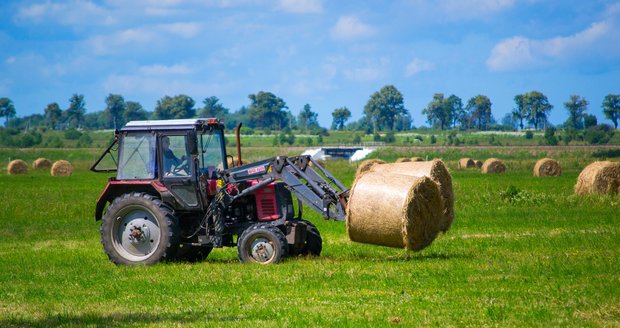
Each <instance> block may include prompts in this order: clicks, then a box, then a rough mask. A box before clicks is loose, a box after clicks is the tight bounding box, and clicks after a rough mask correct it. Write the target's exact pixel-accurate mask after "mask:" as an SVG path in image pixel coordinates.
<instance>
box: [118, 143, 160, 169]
mask: <svg viewBox="0 0 620 328" xmlns="http://www.w3.org/2000/svg"><path fill="white" fill-rule="evenodd" d="M118 157H119V158H118V173H117V179H119V180H127V179H153V178H154V177H155V136H154V135H152V134H150V133H148V134H147V133H140V134H128V135H125V136H124V137H123V138H121V140H120V143H119V154H118Z"/></svg>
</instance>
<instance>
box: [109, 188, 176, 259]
mask: <svg viewBox="0 0 620 328" xmlns="http://www.w3.org/2000/svg"><path fill="white" fill-rule="evenodd" d="M100 232H101V243H102V244H103V249H104V251H105V253H106V255H108V258H109V259H110V261H112V262H113V263H115V264H125V265H136V264H147V265H148V264H155V263H157V262H160V261H169V260H172V259H173V258H174V255H176V252H177V248H178V246H179V241H178V239H179V231H178V226H177V220H176V218H175V216H174V211H173V210H172V209H171V208H169V207H168V206H166V205H165V204H163V203H162V202H161V200H159V199H158V198H156V197H154V196H152V195H149V194H145V193H138V192H134V193H129V194H124V195H121V196H120V197H117V198H116V199H114V201H113V202H112V204H110V206H108V208H107V209H106V213H105V215H104V216H103V222H102V223H101V228H100Z"/></svg>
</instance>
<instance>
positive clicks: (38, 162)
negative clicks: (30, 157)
mask: <svg viewBox="0 0 620 328" xmlns="http://www.w3.org/2000/svg"><path fill="white" fill-rule="evenodd" d="M32 167H33V168H34V169H48V168H50V167H52V161H50V160H49V159H47V158H43V157H41V158H37V159H35V160H34V162H32Z"/></svg>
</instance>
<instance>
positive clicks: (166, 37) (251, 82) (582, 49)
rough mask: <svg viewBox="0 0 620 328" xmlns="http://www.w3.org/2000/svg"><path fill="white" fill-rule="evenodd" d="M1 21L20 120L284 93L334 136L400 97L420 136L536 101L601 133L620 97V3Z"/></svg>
mask: <svg viewBox="0 0 620 328" xmlns="http://www.w3.org/2000/svg"><path fill="white" fill-rule="evenodd" d="M0 14H1V16H0V17H3V19H2V20H1V21H0V44H1V45H2V46H1V47H0V96H2V97H9V98H11V99H12V100H13V102H14V104H15V107H16V109H17V115H18V116H24V115H29V114H32V113H43V109H44V108H45V106H46V105H47V104H48V103H50V102H57V103H59V105H60V106H61V108H66V107H68V99H69V98H70V96H71V95H72V94H73V93H80V94H84V96H85V100H86V105H87V108H88V111H89V112H92V111H98V110H102V109H103V108H104V107H105V103H104V100H105V97H106V96H107V95H108V94H109V93H117V94H121V95H123V96H124V97H125V100H134V101H139V102H140V103H141V104H142V105H143V106H144V107H145V109H147V110H149V111H151V110H153V108H154V106H155V104H156V102H157V100H158V99H161V98H162V97H163V96H165V95H171V96H172V95H176V94H180V93H184V94H187V95H189V96H191V97H192V98H194V100H195V101H196V103H197V107H198V106H201V105H202V100H203V99H204V98H206V97H209V96H217V97H218V98H220V100H221V102H222V103H223V104H224V105H225V106H226V107H228V108H230V109H231V110H233V111H235V110H237V109H238V108H240V107H241V106H243V105H248V104H249V99H248V97H247V96H248V95H249V94H251V93H257V92H258V91H271V92H273V93H274V94H276V95H277V96H279V97H281V98H283V99H284V100H285V101H286V103H287V105H288V106H289V109H290V110H291V112H292V113H293V114H297V113H299V111H300V110H301V109H302V108H303V106H304V104H306V103H308V104H310V105H311V106H312V109H313V110H314V111H316V112H318V113H319V121H320V123H321V124H322V125H324V126H328V125H329V124H330V123H331V112H332V111H333V110H334V109H335V108H338V107H342V106H346V107H348V108H349V109H350V110H351V111H352V113H353V119H358V118H360V117H361V116H362V112H363V107H364V104H365V103H366V101H367V100H368V98H369V96H370V95H371V94H372V93H373V92H375V91H377V90H379V89H380V88H381V87H382V86H384V85H387V84H392V85H394V86H396V88H398V89H399V90H400V91H401V92H402V93H403V95H404V98H405V107H406V108H407V109H408V110H409V111H410V112H411V114H412V117H413V118H414V125H416V126H420V125H423V124H425V118H424V116H423V115H422V114H421V111H422V109H423V108H424V107H425V106H426V104H428V102H429V101H430V100H431V99H432V97H433V94H434V93H437V92H442V93H444V94H446V96H448V95H450V94H455V95H457V96H459V97H461V98H462V99H463V101H464V102H467V100H468V99H469V98H471V97H473V96H476V95H478V94H483V95H486V96H488V97H489V98H490V99H491V101H492V103H493V114H494V116H495V118H496V119H497V120H498V121H499V120H501V118H502V117H503V116H504V115H505V114H506V113H508V112H509V111H510V110H511V109H512V108H513V107H514V102H513V97H514V96H515V95H516V94H520V93H524V92H527V91H531V90H539V91H541V92H543V93H544V94H546V95H547V96H548V98H549V100H550V102H551V103H552V104H553V105H554V106H555V108H554V109H553V111H552V112H551V117H550V120H551V122H552V123H554V124H559V123H562V122H564V120H565V119H566V110H565V109H564V106H563V103H564V102H565V101H567V100H568V98H569V96H570V95H571V94H577V95H581V96H584V97H586V98H587V99H588V100H589V101H590V106H589V112H590V113H593V114H595V115H597V116H598V117H599V121H601V120H602V119H603V115H602V111H601V102H602V99H603V97H604V96H605V95H607V94H610V93H613V94H620V2H619V1H597V0H590V1H583V0H549V1H542V0H436V1H422V0H393V1H378V0H377V1H362V0H358V1H335V0H332V1H327V0H296V1H295V0H272V1H266V0H132V1H126V0H102V1H92V0H58V1H52V0H32V1H3V2H2V4H0ZM607 122H608V123H609V121H607Z"/></svg>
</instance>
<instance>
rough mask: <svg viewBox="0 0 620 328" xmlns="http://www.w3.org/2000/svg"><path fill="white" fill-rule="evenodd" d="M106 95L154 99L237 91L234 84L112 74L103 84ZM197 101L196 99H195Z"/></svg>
mask: <svg viewBox="0 0 620 328" xmlns="http://www.w3.org/2000/svg"><path fill="white" fill-rule="evenodd" d="M103 89H104V90H105V92H106V93H122V94H143V95H148V96H149V97H152V98H154V99H155V98H159V97H162V96H164V95H175V94H187V95H190V96H191V95H205V94H218V95H219V94H227V93H230V91H231V90H235V89H236V88H235V86H234V83H233V82H225V83H222V82H221V81H218V82H217V83H205V82H197V81H195V80H192V79H190V78H186V79H185V78H170V76H145V75H142V74H141V73H138V74H135V75H132V74H112V75H110V76H108V77H107V78H106V80H105V81H104V83H103ZM195 99H196V98H195Z"/></svg>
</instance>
